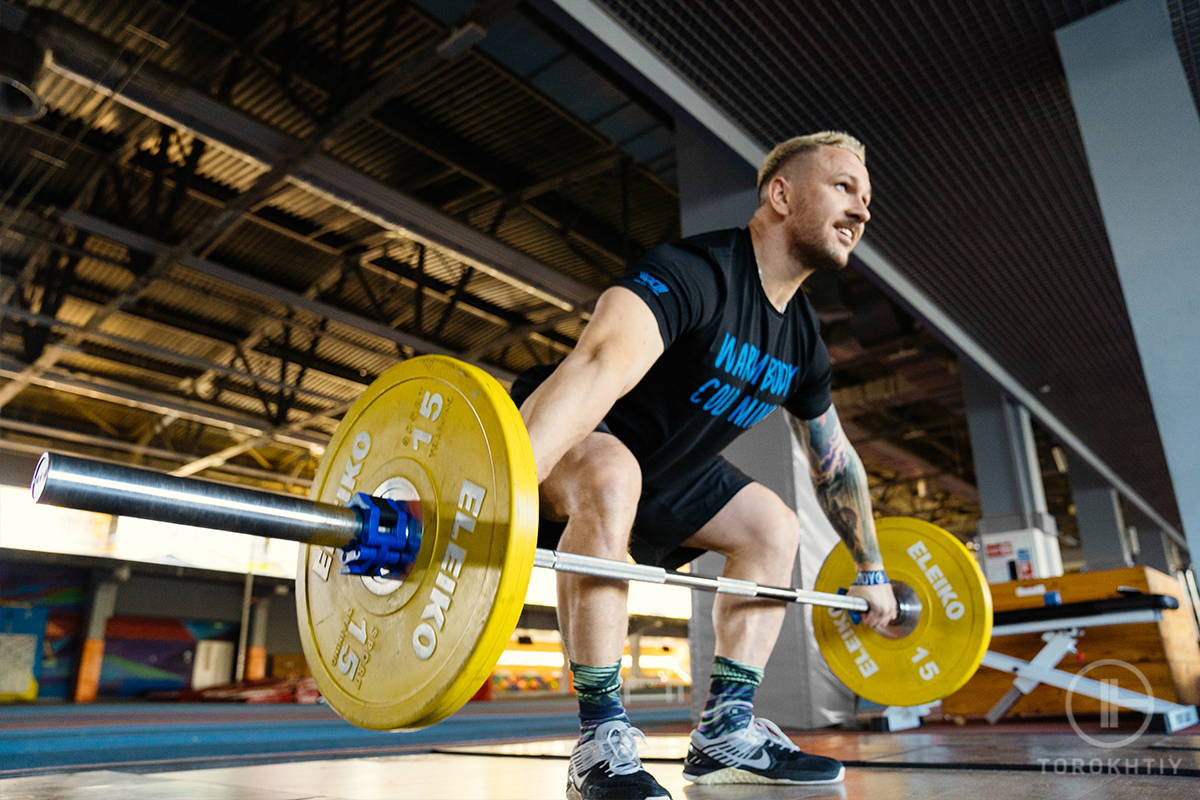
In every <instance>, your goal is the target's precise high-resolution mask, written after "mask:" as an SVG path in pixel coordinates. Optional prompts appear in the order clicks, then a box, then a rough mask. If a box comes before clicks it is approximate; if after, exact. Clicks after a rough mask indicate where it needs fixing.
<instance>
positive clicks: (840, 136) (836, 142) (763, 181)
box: [758, 131, 867, 204]
mask: <svg viewBox="0 0 1200 800" xmlns="http://www.w3.org/2000/svg"><path fill="white" fill-rule="evenodd" d="M823 145H828V146H829V147H840V148H842V149H843V150H849V151H850V152H851V153H853V154H854V155H855V156H857V157H858V160H859V161H861V162H862V163H863V166H866V164H867V148H866V147H865V146H864V145H863V143H862V142H860V141H859V140H858V139H855V138H854V137H853V136H851V135H850V134H848V133H843V132H842V131H818V132H816V133H807V134H805V135H804V136H793V137H792V138H791V139H788V140H787V141H783V142H780V143H779V144H777V145H775V147H774V148H773V149H772V150H771V152H769V153H767V157H766V158H764V159H763V162H762V166H760V167H759V168H758V202H759V203H760V204H761V203H763V202H764V201H765V200H766V199H767V198H766V196H765V195H764V194H763V190H765V189H766V187H767V184H768V183H770V182H771V179H772V178H774V177H775V176H776V175H778V174H779V171H780V170H781V169H783V168H784V167H785V166H787V164H788V163H789V162H790V161H791V160H792V159H794V158H795V157H796V156H798V155H800V154H802V153H811V152H813V151H814V150H816V149H817V148H819V147H821V146H823Z"/></svg>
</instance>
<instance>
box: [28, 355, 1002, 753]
mask: <svg viewBox="0 0 1200 800" xmlns="http://www.w3.org/2000/svg"><path fill="white" fill-rule="evenodd" d="M32 492H33V496H34V499H35V500H36V501H38V502H40V503H49V504H53V505H62V506H68V507H72V508H80V509H85V510H89V511H97V512H101V513H107V514H114V515H125V516H133V517H141V518H145V519H153V520H159V521H163V522H174V523H182V524H186V525H192V526H196V527H205V528H213V529H219V530H229V531H237V532H241V533H249V534H254V535H259V536H265V537H270V538H277V539H289V540H293V541H297V542H300V543H302V544H303V545H304V547H302V548H301V549H300V555H299V562H298V564H297V570H296V592H295V594H296V610H297V619H298V622H299V626H300V641H301V644H302V646H303V648H304V654H305V657H306V658H307V660H308V663H309V667H310V669H311V670H312V673H313V677H314V678H315V679H316V682H317V686H318V688H319V689H320V690H321V693H322V695H323V696H324V697H325V699H326V701H327V702H328V703H329V705H330V706H331V707H333V708H334V709H335V710H336V711H337V712H338V713H339V714H340V715H341V716H343V717H344V718H345V719H347V720H349V721H350V722H352V723H354V724H356V725H359V726H362V727H365V728H371V729H376V730H396V729H411V728H419V727H423V726H426V725H432V724H433V723H435V722H437V721H439V720H441V719H444V718H445V717H447V716H449V715H450V714H452V713H454V712H455V711H456V710H458V709H459V708H460V707H461V706H462V705H463V704H464V703H466V701H467V700H468V699H469V698H470V697H471V695H473V694H474V693H475V691H476V690H477V689H478V688H479V686H480V685H481V684H482V683H483V681H485V680H487V679H488V678H489V676H490V674H491V672H492V671H493V669H494V667H495V665H496V663H497V661H498V660H499V657H500V654H501V652H502V651H503V650H504V648H505V646H506V644H507V643H508V641H509V639H510V638H511V636H512V632H513V630H514V629H515V628H516V624H517V620H518V618H519V616H520V613H521V610H522V608H523V605H524V599H525V592H526V589H527V587H528V583H529V578H530V575H531V572H532V569H533V568H534V567H544V568H549V569H554V570H557V571H560V572H573V573H581V574H587V575H593V576H598V577H606V578H614V579H619V580H628V581H645V582H650V583H659V584H667V585H678V586H684V587H687V588H689V589H696V590H702V591H712V592H716V593H721V594H734V595H741V596H745V597H761V598H770V599H776V600H783V601H789V602H796V603H803V604H808V605H811V606H816V607H820V608H822V609H823V611H822V613H817V612H816V611H815V610H814V612H813V629H814V634H815V636H816V639H817V643H818V645H819V646H820V648H821V652H822V654H823V655H824V657H825V659H826V661H827V663H828V664H829V667H830V669H831V670H832V671H833V673H834V674H835V675H836V676H837V677H838V678H839V679H840V680H841V681H842V682H843V683H844V684H846V686H847V687H849V688H850V689H851V690H852V691H854V692H855V693H856V694H858V695H860V696H862V697H864V698H866V699H868V700H871V701H874V702H877V703H880V704H883V705H919V704H923V703H928V702H932V701H933V700H937V699H940V698H942V697H946V696H948V695H949V694H951V693H953V692H954V691H956V690H957V689H958V688H960V687H961V686H962V685H963V684H964V683H966V681H967V680H968V679H969V678H970V677H971V675H972V674H974V672H975V670H976V669H978V667H979V664H980V662H981V661H982V659H983V654H984V652H985V651H986V649H987V644H988V641H989V639H990V637H991V625H992V605H991V595H990V594H989V592H988V589H987V584H986V583H985V582H984V579H983V575H982V573H981V572H980V570H979V566H978V565H977V564H976V562H975V559H974V558H973V557H972V556H971V554H970V552H969V551H968V550H967V549H966V548H965V547H964V546H963V545H962V543H961V542H959V541H958V539H957V538H956V537H954V536H953V535H951V534H950V533H948V532H946V531H944V530H942V529H940V528H938V527H936V526H934V525H931V524H929V523H927V522H923V521H921V520H916V519H909V518H902V517H888V518H883V519H880V520H877V523H876V528H877V531H878V536H879V542H880V550H881V553H882V556H883V559H884V563H885V566H886V567H887V570H888V574H889V576H890V577H891V579H892V585H893V588H894V590H895V592H896V596H897V605H898V609H899V614H898V616H897V618H896V620H895V621H894V622H893V623H892V625H891V626H889V628H888V630H887V631H885V632H883V633H879V632H876V631H874V630H871V629H868V628H865V627H859V626H856V625H854V623H853V621H852V616H855V615H857V614H860V613H864V612H866V611H867V610H868V604H867V602H866V601H865V600H863V599H861V598H858V597H850V596H847V595H844V594H839V593H838V589H839V587H845V586H847V585H849V584H850V582H851V581H852V580H853V578H854V575H855V571H856V567H855V564H854V562H853V560H852V559H851V556H850V554H849V552H848V551H847V550H846V548H844V547H835V548H834V550H833V551H832V552H831V553H830V555H829V557H828V558H827V559H826V560H825V562H824V564H823V565H822V567H821V570H820V571H819V573H818V575H817V578H816V581H815V586H814V590H813V591H808V590H803V589H796V588H785V587H777V586H764V585H759V584H756V583H753V582H750V581H744V580H736V579H730V578H724V577H715V578H713V577H706V576H701V575H694V574H688V573H681V572H674V571H668V570H665V569H663V568H661V567H655V566H650V565H643V564H633V563H626V562H622V561H615V560H608V559H601V558H594V557H590V556H583V555H577V554H572V553H561V552H557V551H554V550H546V549H542V548H537V547H536V543H537V530H538V486H537V475H536V470H535V467H534V460H533V450H532V446H531V444H530V441H529V436H528V433H527V432H526V430H525V426H524V423H523V421H522V419H521V416H520V414H519V412H518V411H517V408H516V406H515V405H514V404H513V402H512V400H511V399H510V398H509V396H508V394H507V393H506V392H505V391H504V388H503V387H502V386H501V385H500V384H499V383H498V382H496V380H495V379H494V378H492V377H491V376H490V375H488V374H487V373H486V372H484V371H483V370H480V369H478V368H477V367H474V366H471V365H469V364H466V363H464V362H461V361H458V360H456V359H452V358H448V357H445V356H422V357H418V358H413V359H409V360H407V361H404V362H402V363H400V364H397V365H396V366H394V367H392V368H390V369H388V370H387V371H385V372H384V373H383V374H382V375H381V376H380V377H379V378H378V379H376V380H375V381H374V382H373V383H371V385H370V386H368V387H367V389H366V391H365V392H364V393H363V395H362V396H361V397H360V398H359V399H358V401H356V402H355V404H354V405H353V407H351V409H350V410H349V411H348V412H347V413H346V415H345V417H344V418H343V419H342V421H341V423H340V424H339V426H338V428H337V431H336V432H335V433H334V435H333V438H332V439H331V441H330V443H329V445H328V447H327V449H326V452H325V455H324V457H323V458H322V460H321V462H320V465H319V466H318V468H317V471H316V475H315V477H314V479H313V485H312V490H311V492H310V499H309V500H305V499H302V498H296V497H286V496H282V495H276V494H271V493H267V492H260V491H256V490H253V489H248V488H242V487H234V486H228V485H224V484H218V483H213V482H210V481H203V480H196V479H190V478H177V477H173V476H170V475H163V474H160V473H157V472H154V471H151V470H145V469H139V468H135V467H127V466H122V465H116V464H109V463H107V462H99V461H92V460H88V459H82V458H77V457H73V456H64V455H59V454H51V453H46V454H44V455H43V456H42V458H41V460H40V461H39V462H38V467H37V470H36V472H35V474H34V479H33V484H32ZM381 511H382V516H381ZM380 541H384V542H385V543H390V544H388V547H390V548H391V552H392V557H391V558H390V559H388V558H383V559H382V560H379V559H376V560H374V561H372V559H371V558H369V557H368V556H372V555H378V553H377V552H376V551H377V550H378V548H377V547H375V545H377V544H379V542H380ZM384 549H385V550H387V549H388V548H387V547H385V548H384ZM364 554H366V555H364ZM385 556H386V553H385ZM397 561H399V566H398V567H396V568H394V569H391V570H390V574H389V570H388V569H387V568H381V567H380V564H382V563H393V564H395V563H396V562H397ZM363 563H368V564H369V567H368V568H367V572H368V573H369V574H347V573H349V571H350V570H351V569H357V570H359V571H361V570H362V569H363V567H362V565H363Z"/></svg>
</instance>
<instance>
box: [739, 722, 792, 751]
mask: <svg viewBox="0 0 1200 800" xmlns="http://www.w3.org/2000/svg"><path fill="white" fill-rule="evenodd" d="M750 728H751V730H753V731H754V732H755V733H757V734H759V735H760V736H762V737H764V738H766V739H767V741H770V742H773V743H775V744H777V745H779V746H780V747H783V748H784V749H786V750H796V751H798V750H799V749H800V748H799V747H796V743H795V742H793V741H792V740H791V739H789V738H788V737H787V735H786V734H784V732H783V731H781V730H780V729H779V726H778V725H776V724H775V723H774V722H771V720H769V719H763V718H762V717H751V722H750Z"/></svg>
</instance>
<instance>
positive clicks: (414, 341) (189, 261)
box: [59, 211, 515, 381]
mask: <svg viewBox="0 0 1200 800" xmlns="http://www.w3.org/2000/svg"><path fill="white" fill-rule="evenodd" d="M59 221H60V222H62V223H63V224H65V225H72V226H74V227H76V228H79V229H80V230H84V231H87V232H88V233H91V234H94V235H96V236H101V237H103V238H105V239H108V240H110V241H113V242H116V243H118V244H122V245H125V246H126V247H129V248H131V249H133V250H139V251H141V252H144V253H150V254H151V255H157V254H158V253H161V252H163V251H164V250H165V249H167V248H169V247H170V246H169V245H168V244H166V243H165V242H159V241H157V240H155V239H151V238H150V237H148V236H143V235H142V234H140V233H137V232H135V231H131V230H128V229H127V228H122V227H121V226H119V225H114V224H113V223H111V222H106V221H105V220H102V219H99V218H97V217H94V216H92V215H91V214H84V213H82V212H78V211H68V212H65V213H63V214H62V215H61V216H60V217H59ZM179 263H180V264H181V265H182V266H184V267H186V268H188V269H190V270H194V271H196V272H199V273H201V274H204V275H207V276H209V277H210V278H215V279H217V280H219V281H222V282H224V283H228V284H230V285H231V286H237V287H238V288H241V289H245V290H246V291H249V292H253V293H255V294H259V295H262V296H263V297H269V298H271V299H273V300H275V301H277V302H279V303H282V304H284V305H287V306H291V307H292V308H298V309H303V310H304V311H308V312H310V313H312V314H316V315H317V316H319V317H323V318H325V319H329V320H332V321H334V322H338V323H341V324H343V325H348V326H350V327H352V328H357V329H359V330H361V331H363V332H364V333H369V334H371V335H372V336H377V337H379V338H380V339H383V340H385V341H389V342H393V343H395V344H399V345H402V346H404V347H411V348H413V349H414V350H416V351H417V352H420V353H435V354H440V355H448V356H455V357H458V356H460V355H461V354H460V353H459V352H458V351H455V350H451V349H449V348H446V347H443V346H442V345H440V344H437V343H435V342H431V341H429V340H427V339H423V338H421V337H419V336H414V335H412V334H409V333H404V332H403V331H398V330H396V329H394V328H389V327H388V326H386V325H383V324H381V323H379V322H376V321H374V320H370V319H367V318H366V317H363V316H360V315H359V314H356V313H355V312H353V311H347V310H346V309H344V308H338V307H337V306H334V305H330V304H329V303H325V302H322V301H320V300H316V299H314V298H311V297H307V296H305V295H303V294H300V293H299V292H293V291H291V290H289V289H285V288H283V287H282V286H277V285H275V284H273V283H268V282H267V281H264V280H261V279H259V278H255V277H254V276H252V275H247V274H245V273H243V272H238V271H237V270H233V269H230V268H229V267H226V266H224V265H222V264H218V263H216V262H215V261H212V260H210V259H207V258H201V257H199V256H196V255H189V256H185V257H183V258H181V259H180V261H179ZM479 366H480V367H482V368H483V369H486V370H487V371H489V372H491V373H492V374H493V375H495V376H496V377H498V378H500V379H502V380H507V381H511V380H512V379H513V378H514V377H515V376H514V375H513V374H512V373H510V372H508V371H507V370H504V369H501V368H499V367H497V366H495V365H492V364H480V365H479Z"/></svg>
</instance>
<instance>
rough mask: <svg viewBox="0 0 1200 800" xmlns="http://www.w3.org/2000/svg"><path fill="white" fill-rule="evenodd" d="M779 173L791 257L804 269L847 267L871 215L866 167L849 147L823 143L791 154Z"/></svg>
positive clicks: (869, 186)
mask: <svg viewBox="0 0 1200 800" xmlns="http://www.w3.org/2000/svg"><path fill="white" fill-rule="evenodd" d="M782 174H783V176H784V177H785V178H786V179H787V182H788V191H787V197H788V211H787V215H786V217H785V218H784V225H785V227H786V230H787V235H788V243H789V249H790V250H791V254H792V257H793V258H794V259H795V260H796V261H797V262H798V263H800V264H801V265H803V266H804V267H806V268H808V269H814V270H839V269H841V268H842V267H844V266H846V264H847V262H848V261H849V260H850V251H851V250H853V249H854V246H855V245H856V244H858V242H859V240H860V239H862V235H863V228H865V227H866V224H867V220H869V219H870V218H871V214H870V212H869V211H867V206H868V205H869V204H870V202H871V179H870V176H869V175H868V174H867V168H866V167H865V166H863V163H862V162H861V161H859V160H858V157H857V156H855V155H854V154H853V153H851V152H850V151H849V150H844V149H842V148H840V147H830V146H823V147H821V148H819V149H818V150H816V151H814V152H811V153H805V154H802V155H800V156H798V157H796V158H795V159H794V160H793V161H792V163H790V164H788V165H787V166H786V168H785V169H784V170H783V172H782Z"/></svg>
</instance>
